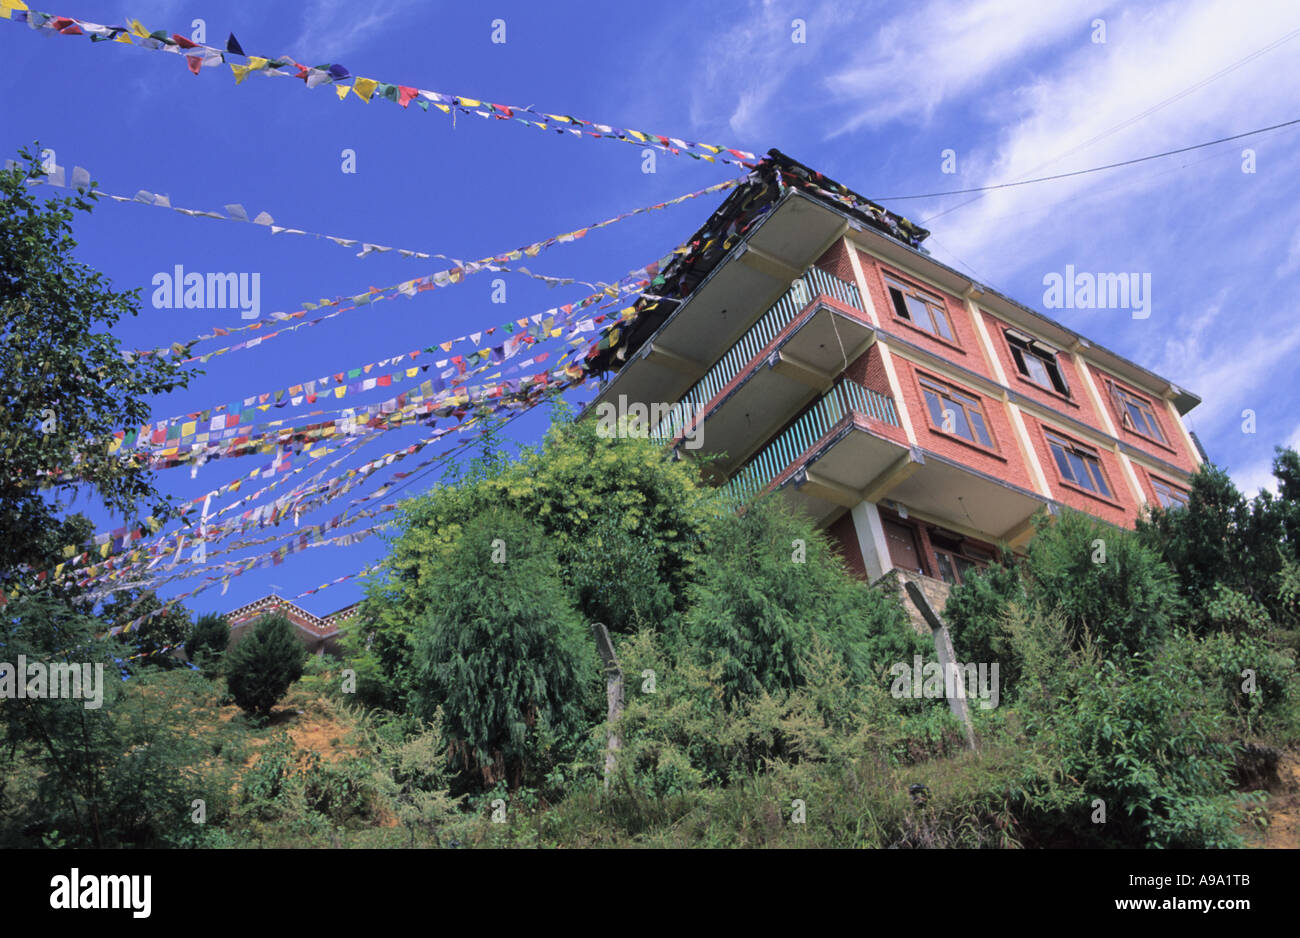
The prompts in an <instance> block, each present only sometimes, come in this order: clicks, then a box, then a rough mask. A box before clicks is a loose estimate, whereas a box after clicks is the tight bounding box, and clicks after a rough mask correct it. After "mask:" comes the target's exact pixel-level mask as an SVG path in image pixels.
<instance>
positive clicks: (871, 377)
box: [844, 345, 894, 398]
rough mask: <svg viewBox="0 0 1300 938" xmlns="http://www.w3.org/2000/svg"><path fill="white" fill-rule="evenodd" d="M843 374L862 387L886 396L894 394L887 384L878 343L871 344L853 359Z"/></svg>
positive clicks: (887, 378)
mask: <svg viewBox="0 0 1300 938" xmlns="http://www.w3.org/2000/svg"><path fill="white" fill-rule="evenodd" d="M844 375H845V377H847V378H849V379H851V380H853V381H856V382H857V383H858V384H860V385H862V386H863V387H864V388H870V389H871V390H872V391H876V392H878V393H880V394H884V395H885V396H886V397H891V398H892V397H893V396H894V391H893V389H892V388H890V386H889V374H888V373H887V372H886V371H885V359H884V356H883V355H881V354H880V346H878V345H873V346H871V348H869V349H867V350H866V351H865V352H863V353H862V354H861V355H859V356H858V357H857V358H856V359H854V360H853V362H852V363H851V364H850V365H849V367H848V368H846V369H845V371H844Z"/></svg>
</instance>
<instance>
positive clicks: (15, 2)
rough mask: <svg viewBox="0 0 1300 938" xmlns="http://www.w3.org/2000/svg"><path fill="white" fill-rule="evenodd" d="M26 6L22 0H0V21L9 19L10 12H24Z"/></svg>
mask: <svg viewBox="0 0 1300 938" xmlns="http://www.w3.org/2000/svg"><path fill="white" fill-rule="evenodd" d="M25 9H27V4H25V3H23V0H0V19H6V20H7V19H9V11H10V10H25Z"/></svg>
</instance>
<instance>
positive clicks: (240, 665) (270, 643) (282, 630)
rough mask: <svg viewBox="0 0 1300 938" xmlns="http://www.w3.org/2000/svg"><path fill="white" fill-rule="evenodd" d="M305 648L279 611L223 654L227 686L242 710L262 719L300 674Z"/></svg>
mask: <svg viewBox="0 0 1300 938" xmlns="http://www.w3.org/2000/svg"><path fill="white" fill-rule="evenodd" d="M306 657H307V650H306V649H305V648H304V647H303V644H302V642H300V641H298V638H297V636H295V635H294V632H293V625H292V624H291V623H290V622H289V620H288V619H287V618H285V616H284V615H283V614H281V613H272V614H271V615H267V616H263V617H262V618H261V619H259V620H258V621H257V623H256V624H255V625H253V627H252V633H251V634H249V635H246V636H244V637H243V638H241V639H240V640H239V641H238V642H237V643H236V644H235V647H234V648H232V649H231V650H230V651H229V652H227V654H226V685H227V686H228V687H229V689H230V694H231V696H232V697H234V698H235V703H236V704H237V705H238V706H239V708H240V709H241V710H243V711H244V712H245V713H248V714H249V715H251V716H254V717H257V718H259V719H260V718H265V717H266V716H268V715H269V714H270V712H271V708H272V707H274V706H275V705H276V703H277V702H278V701H279V700H280V698H281V697H283V696H284V695H285V692H286V691H288V689H289V685H290V684H292V683H293V682H294V681H296V680H298V678H300V677H302V667H303V663H304V659H305V658H306Z"/></svg>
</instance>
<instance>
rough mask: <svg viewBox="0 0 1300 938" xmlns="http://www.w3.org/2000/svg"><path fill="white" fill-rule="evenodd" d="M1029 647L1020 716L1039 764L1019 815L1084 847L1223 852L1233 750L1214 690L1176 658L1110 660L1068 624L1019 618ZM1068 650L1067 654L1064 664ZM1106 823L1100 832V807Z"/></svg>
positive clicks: (1231, 807) (1018, 633)
mask: <svg viewBox="0 0 1300 938" xmlns="http://www.w3.org/2000/svg"><path fill="white" fill-rule="evenodd" d="M1010 629H1011V634H1012V637H1013V640H1015V641H1016V642H1017V643H1018V644H1019V645H1020V646H1021V647H1022V648H1024V650H1025V653H1024V673H1023V676H1022V681H1023V683H1024V684H1025V685H1026V688H1025V691H1024V692H1023V693H1022V697H1021V700H1022V702H1023V705H1022V707H1021V708H1020V714H1021V717H1022V718H1023V721H1024V729H1025V733H1026V736H1027V740H1028V742H1029V743H1030V745H1031V746H1032V755H1031V756H1030V757H1029V758H1027V759H1026V763H1025V766H1026V767H1025V771H1024V773H1023V776H1022V780H1021V783H1020V788H1021V796H1022V799H1023V803H1022V808H1021V810H1022V812H1023V814H1024V815H1025V817H1026V818H1027V819H1029V821H1030V823H1031V825H1032V826H1033V828H1034V829H1035V830H1036V832H1037V836H1038V837H1040V838H1050V837H1051V836H1053V832H1054V831H1055V832H1056V833H1064V834H1068V835H1069V836H1070V837H1071V838H1072V839H1073V842H1074V843H1076V844H1093V845H1098V846H1102V845H1108V846H1150V847H1225V846H1233V845H1235V844H1237V842H1238V841H1237V838H1236V836H1235V835H1234V833H1233V826H1234V824H1235V822H1236V821H1237V820H1238V819H1239V816H1240V815H1239V813H1238V811H1237V805H1236V801H1235V799H1234V798H1233V796H1232V795H1230V794H1228V792H1229V789H1230V771H1231V767H1232V764H1233V756H1232V747H1231V746H1230V745H1228V744H1227V743H1225V742H1222V741H1221V740H1222V730H1223V722H1224V720H1223V714H1222V713H1221V712H1220V711H1218V710H1216V709H1215V708H1213V707H1208V706H1206V705H1205V698H1206V696H1207V690H1208V688H1207V687H1206V685H1205V684H1204V682H1203V681H1202V680H1201V678H1200V677H1199V675H1197V673H1196V672H1195V671H1194V670H1193V669H1192V668H1190V667H1189V666H1188V665H1187V664H1186V663H1185V662H1184V661H1182V660H1180V659H1179V657H1178V656H1177V655H1169V654H1161V655H1157V656H1154V657H1151V658H1139V657H1128V658H1103V657H1102V656H1101V654H1100V650H1099V649H1100V647H1101V646H1099V645H1094V644H1093V643H1092V642H1090V641H1089V640H1087V639H1086V638H1082V639H1079V638H1075V637H1074V636H1072V635H1071V634H1070V632H1071V629H1070V626H1069V625H1068V623H1067V621H1066V619H1065V618H1064V617H1063V616H1062V615H1060V614H1042V613H1041V612H1033V611H1026V610H1020V609H1017V610H1014V611H1013V619H1012V622H1011V625H1010ZM1062 649H1070V650H1069V651H1066V652H1065V653H1062ZM1097 799H1100V800H1101V802H1102V803H1103V804H1104V808H1105V812H1106V815H1105V817H1106V820H1105V823H1104V824H1098V823H1093V813H1094V812H1095V811H1096V810H1097V804H1096V800H1097Z"/></svg>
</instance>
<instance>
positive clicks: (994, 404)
mask: <svg viewBox="0 0 1300 938" xmlns="http://www.w3.org/2000/svg"><path fill="white" fill-rule="evenodd" d="M894 369H895V371H897V373H898V381H899V384H901V385H902V388H903V398H904V400H905V401H906V402H907V410H908V413H909V415H910V416H911V418H912V430H913V432H914V433H915V434H916V442H917V444H918V445H920V446H921V447H922V448H924V449H928V450H930V451H931V452H935V453H938V454H939V455H941V456H945V457H947V458H949V459H952V460H955V461H957V462H960V463H961V464H962V465H965V466H970V467H971V468H972V469H978V470H979V471H981V472H984V473H987V474H988V475H991V476H994V477H995V478H998V479H1002V480H1004V481H1006V482H1010V483H1011V484H1012V485H1018V486H1020V487H1021V488H1024V489H1028V490H1030V491H1033V489H1034V485H1033V480H1032V478H1031V477H1030V475H1029V468H1028V467H1027V466H1026V465H1025V461H1024V458H1023V457H1022V456H1021V454H1020V447H1019V445H1018V444H1017V443H1016V437H1015V432H1014V431H1013V430H1012V428H1011V421H1010V419H1009V418H1008V417H1007V410H1006V407H1004V406H1003V404H1002V402H1001V401H999V400H996V399H994V398H991V397H989V396H988V395H986V394H983V393H982V392H980V391H979V390H977V389H975V388H972V387H970V386H969V385H965V384H962V383H961V382H960V381H952V380H949V379H948V378H945V377H944V376H943V375H941V374H938V373H935V372H932V371H930V370H928V369H926V368H924V367H918V366H916V365H914V364H912V363H911V362H910V361H908V360H907V359H905V358H902V357H900V356H897V355H895V356H894ZM921 374H924V375H928V376H930V377H932V378H936V379H938V380H940V381H941V382H942V383H944V384H950V385H953V386H954V387H956V388H957V389H958V390H960V391H963V392H964V393H966V394H969V395H971V396H973V397H975V398H978V399H979V401H980V407H981V409H982V410H983V412H984V422H985V423H986V424H987V425H988V428H989V434H990V435H991V436H992V437H993V444H994V447H995V450H996V451H990V450H988V449H985V448H984V447H983V446H978V445H976V444H973V443H969V442H967V441H966V440H964V439H962V438H960V437H958V436H956V435H954V434H949V433H944V432H942V431H941V430H936V429H934V427H933V425H932V423H931V420H930V411H929V408H928V407H926V404H925V398H924V397H922V395H921V387H920V385H919V384H918V381H917V379H918V375H921Z"/></svg>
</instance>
